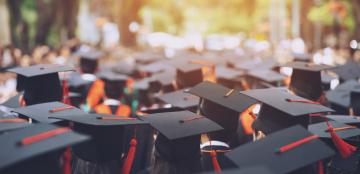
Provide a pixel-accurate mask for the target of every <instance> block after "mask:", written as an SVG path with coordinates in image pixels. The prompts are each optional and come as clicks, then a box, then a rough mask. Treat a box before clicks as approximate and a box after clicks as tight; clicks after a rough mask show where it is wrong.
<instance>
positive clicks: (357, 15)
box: [351, 0, 360, 41]
mask: <svg viewBox="0 0 360 174" xmlns="http://www.w3.org/2000/svg"><path fill="white" fill-rule="evenodd" d="M351 3H352V8H353V10H352V11H353V15H354V22H355V33H354V36H353V37H354V38H353V39H356V40H357V41H360V1H359V0H351Z"/></svg>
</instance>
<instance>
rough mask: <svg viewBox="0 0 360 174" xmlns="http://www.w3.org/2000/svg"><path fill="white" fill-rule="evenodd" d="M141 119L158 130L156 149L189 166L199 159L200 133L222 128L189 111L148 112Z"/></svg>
mask: <svg viewBox="0 0 360 174" xmlns="http://www.w3.org/2000/svg"><path fill="white" fill-rule="evenodd" d="M141 119H144V120H145V121H148V122H149V123H150V125H151V126H152V127H153V128H154V129H156V130H157V131H158V132H159V135H158V136H157V139H156V142H155V149H156V151H157V152H158V153H159V154H160V155H161V156H162V157H163V158H165V159H167V160H169V161H172V162H180V163H190V165H189V166H188V167H189V168H192V166H194V163H196V162H195V161H196V160H200V135H201V134H204V133H209V132H213V131H219V130H222V127H221V126H219V125H218V124H216V123H215V122H213V121H211V120H209V119H207V118H206V117H204V116H201V115H197V114H194V113H192V112H190V111H178V112H167V113H156V114H149V115H146V116H145V117H141ZM194 160H195V161H194ZM181 161H183V162H181Z"/></svg>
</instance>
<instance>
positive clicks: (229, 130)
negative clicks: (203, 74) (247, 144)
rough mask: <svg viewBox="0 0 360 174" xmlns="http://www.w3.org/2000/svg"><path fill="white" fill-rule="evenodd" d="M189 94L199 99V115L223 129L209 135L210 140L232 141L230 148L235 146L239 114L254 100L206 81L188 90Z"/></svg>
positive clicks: (254, 101) (253, 102)
mask: <svg viewBox="0 0 360 174" xmlns="http://www.w3.org/2000/svg"><path fill="white" fill-rule="evenodd" d="M189 93H190V94H193V95H195V96H199V97H200V98H201V100H200V105H199V109H200V113H201V114H203V115H205V116H206V117H207V118H209V119H211V120H212V121H214V122H216V123H218V124H219V125H221V126H222V127H224V129H225V130H224V131H221V132H215V133H212V134H210V137H211V139H213V140H218V141H223V142H229V141H234V142H232V143H230V146H236V145H237V144H238V143H236V141H237V140H234V137H235V136H237V135H235V134H236V130H237V128H238V124H239V116H240V113H242V112H243V111H245V110H246V109H247V108H249V107H250V106H251V105H253V104H255V103H256V100H254V99H252V98H251V97H248V96H246V95H243V94H241V93H239V92H237V91H235V90H234V89H229V88H226V87H224V86H221V85H218V84H215V83H211V82H208V81H204V82H202V83H200V84H198V85H196V86H194V87H193V88H190V90H189Z"/></svg>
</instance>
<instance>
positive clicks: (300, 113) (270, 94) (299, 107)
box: [241, 88, 333, 134]
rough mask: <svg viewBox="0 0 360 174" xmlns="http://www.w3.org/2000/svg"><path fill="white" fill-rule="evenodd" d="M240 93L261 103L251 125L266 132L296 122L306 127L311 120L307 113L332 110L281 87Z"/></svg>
mask: <svg viewBox="0 0 360 174" xmlns="http://www.w3.org/2000/svg"><path fill="white" fill-rule="evenodd" d="M241 93H242V94H244V95H247V96H249V97H251V98H253V99H256V100H258V101H259V102H261V103H262V106H261V109H260V113H259V116H258V118H257V119H256V121H255V122H254V124H253V127H254V128H255V129H256V130H261V131H263V132H264V133H266V134H267V133H271V132H275V131H278V130H280V129H284V128H287V127H290V126H293V125H296V124H300V125H302V126H304V127H307V126H308V125H309V124H310V122H311V121H312V118H310V116H309V114H313V113H324V112H333V110H332V109H330V108H328V107H325V106H322V105H321V104H320V103H317V102H313V101H310V100H307V99H305V98H302V97H299V96H296V95H293V94H291V93H290V92H288V91H287V90H284V89H282V88H268V89H255V90H249V91H242V92H241Z"/></svg>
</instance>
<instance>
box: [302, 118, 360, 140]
mask: <svg viewBox="0 0 360 174" xmlns="http://www.w3.org/2000/svg"><path fill="white" fill-rule="evenodd" d="M329 123H330V124H331V125H332V127H333V128H334V130H335V132H336V134H337V135H338V136H339V137H340V138H341V139H351V138H354V137H357V136H359V135H360V129H358V128H356V126H351V125H347V124H344V123H340V122H337V121H329ZM328 129H329V127H328V125H327V123H326V122H321V123H316V124H311V125H309V128H308V130H309V131H310V132H312V133H313V134H315V135H318V136H319V137H320V138H326V139H331V135H330V133H329V131H328Z"/></svg>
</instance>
